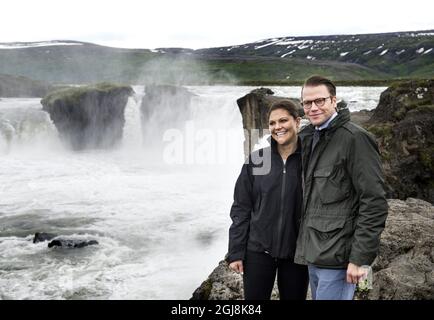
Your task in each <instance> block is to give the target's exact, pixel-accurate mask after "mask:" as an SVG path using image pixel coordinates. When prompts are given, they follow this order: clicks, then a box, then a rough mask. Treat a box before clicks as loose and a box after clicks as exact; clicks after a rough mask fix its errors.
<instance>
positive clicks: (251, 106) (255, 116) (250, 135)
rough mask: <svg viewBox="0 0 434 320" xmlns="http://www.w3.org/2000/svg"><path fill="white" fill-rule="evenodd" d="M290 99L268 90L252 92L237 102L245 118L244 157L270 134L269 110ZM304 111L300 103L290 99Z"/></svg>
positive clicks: (261, 89)
mask: <svg viewBox="0 0 434 320" xmlns="http://www.w3.org/2000/svg"><path fill="white" fill-rule="evenodd" d="M283 99H289V98H284V97H278V96H274V92H273V91H272V90H270V89H268V88H260V89H255V90H252V91H251V92H250V93H248V94H246V95H245V96H244V97H241V98H239V99H238V100H237V104H238V107H239V109H240V112H241V116H242V118H243V128H244V155H245V156H246V157H247V156H248V155H249V154H250V152H251V151H252V150H253V148H254V146H255V144H256V143H257V142H258V141H259V139H261V138H262V137H263V136H264V135H266V134H268V119H267V115H268V110H269V109H270V106H271V104H272V103H274V102H276V101H278V100H283ZM289 100H291V101H292V102H294V103H295V104H296V105H297V106H298V107H299V109H300V111H301V110H302V108H301V105H300V101H299V100H297V99H289Z"/></svg>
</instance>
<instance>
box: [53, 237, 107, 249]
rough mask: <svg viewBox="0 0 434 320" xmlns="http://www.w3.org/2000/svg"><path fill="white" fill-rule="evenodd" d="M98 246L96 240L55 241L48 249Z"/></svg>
mask: <svg viewBox="0 0 434 320" xmlns="http://www.w3.org/2000/svg"><path fill="white" fill-rule="evenodd" d="M96 244H98V241H96V240H77V239H55V240H53V241H51V242H50V243H49V244H48V248H52V247H61V248H83V247H87V246H91V245H96Z"/></svg>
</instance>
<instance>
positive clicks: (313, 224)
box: [295, 76, 387, 300]
mask: <svg viewBox="0 0 434 320" xmlns="http://www.w3.org/2000/svg"><path fill="white" fill-rule="evenodd" d="M302 104H303V108H304V112H305V115H306V116H307V117H308V118H309V120H310V122H311V124H310V125H309V126H307V127H305V128H304V129H303V130H302V131H301V132H300V138H301V141H302V150H303V155H302V165H303V188H304V199H303V216H302V218H301V222H300V223H301V230H300V234H299V237H298V239H297V249H296V254H295V262H296V263H300V264H307V265H308V269H309V277H310V286H311V291H312V298H313V299H314V300H323V299H326V300H351V299H353V295H354V291H355V287H356V284H357V282H358V281H359V279H361V277H362V276H364V274H365V271H364V270H365V269H363V268H361V267H362V266H367V265H370V264H371V263H372V262H373V261H374V259H375V257H376V255H377V250H378V247H379V242H380V234H381V232H382V231H383V229H384V226H385V221H386V216H387V202H386V199H385V191H384V180H383V172H382V167H381V162H380V157H379V151H378V147H377V144H376V142H375V140H374V139H373V138H372V137H371V135H370V134H369V133H368V132H367V131H366V130H364V129H362V128H361V127H359V126H357V125H355V124H353V123H352V122H350V112H349V110H348V109H347V108H343V109H341V110H339V111H338V110H337V103H336V87H335V85H334V84H333V83H332V82H331V81H330V80H328V79H326V78H323V77H320V76H312V77H310V78H309V79H307V80H306V82H305V83H304V85H303V89H302Z"/></svg>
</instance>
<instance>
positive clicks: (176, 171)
mask: <svg viewBox="0 0 434 320" xmlns="http://www.w3.org/2000/svg"><path fill="white" fill-rule="evenodd" d="M134 89H135V91H136V92H137V94H136V95H135V97H132V98H130V100H129V102H128V105H127V107H126V110H125V116H126V124H125V128H124V138H123V141H122V145H121V147H119V148H117V149H114V150H109V151H107V150H93V151H82V152H73V151H69V150H67V149H65V148H64V147H63V145H62V143H61V142H60V141H59V139H58V137H57V131H56V129H55V127H54V125H53V124H52V123H51V121H50V118H49V116H48V114H46V113H45V112H44V111H42V110H41V105H40V103H39V99H20V98H16V99H15V98H9V99H6V98H4V99H2V100H0V299H188V298H190V297H191V294H192V292H193V291H194V289H195V288H196V287H198V286H199V285H200V284H201V282H202V281H203V280H205V279H206V277H207V275H208V274H209V273H210V272H211V271H212V270H213V268H214V267H215V266H216V265H217V263H218V261H220V260H221V259H222V258H223V257H224V254H225V252H226V249H227V231H228V228H229V225H230V223H231V221H230V218H229V210H230V206H231V203H232V193H233V187H234V183H235V180H236V178H237V176H238V173H239V171H240V168H241V164H242V162H243V155H242V150H243V147H242V145H243V132H242V122H241V115H240V113H239V111H238V107H237V105H236V99H237V98H239V97H241V96H243V95H244V94H246V93H248V92H249V91H250V90H251V89H253V87H224V86H213V87H188V89H189V90H190V91H191V92H193V93H194V94H195V97H194V98H193V100H192V103H191V106H190V108H191V109H190V110H189V115H190V118H189V119H184V120H183V121H176V122H174V123H171V124H170V125H171V126H172V127H173V130H172V131H171V132H169V133H168V132H163V130H160V128H162V127H164V128H166V127H167V123H162V122H163V121H171V120H165V119H158V121H149V122H146V121H145V122H143V123H142V122H141V119H140V109H139V107H140V101H141V98H142V96H143V94H142V92H143V87H139V86H137V87H135V88H134ZM272 89H273V91H275V93H276V95H282V96H291V97H297V96H298V95H299V88H296V87H289V88H288V87H272ZM383 90H384V88H360V87H357V88H341V89H340V90H339V92H338V95H339V96H340V97H341V98H343V99H345V100H346V101H348V102H349V107H350V110H351V111H354V110H360V109H372V108H374V107H375V106H376V104H377V103H378V99H379V96H380V93H381V92H382V91H383ZM174 110H176V109H174ZM174 112H176V111H174ZM142 126H147V128H148V129H149V128H151V129H152V132H154V133H155V141H161V144H160V146H159V147H155V146H153V147H152V148H149V147H147V145H146V144H144V141H145V139H143V137H142V132H143V130H142ZM148 132H149V130H148ZM163 140H164V141H163ZM41 231H42V232H52V233H56V234H59V235H65V236H68V237H69V238H75V239H96V240H97V241H98V242H99V245H95V246H89V247H85V248H81V249H60V248H57V249H56V248H48V247H47V242H42V243H37V244H33V243H32V239H33V235H34V233H35V232H41Z"/></svg>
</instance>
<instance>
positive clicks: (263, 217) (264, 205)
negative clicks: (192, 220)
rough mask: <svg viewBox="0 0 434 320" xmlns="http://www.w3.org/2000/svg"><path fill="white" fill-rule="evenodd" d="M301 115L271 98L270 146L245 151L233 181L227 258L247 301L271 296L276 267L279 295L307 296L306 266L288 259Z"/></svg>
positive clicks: (296, 205)
mask: <svg viewBox="0 0 434 320" xmlns="http://www.w3.org/2000/svg"><path fill="white" fill-rule="evenodd" d="M300 120H301V119H300V117H299V116H298V108H297V107H296V106H295V105H294V104H293V103H292V102H291V101H289V100H282V101H278V102H277V103H274V104H273V105H272V106H271V108H270V110H269V113H268V123H269V130H270V133H271V137H270V138H269V141H270V147H267V148H264V149H260V150H258V151H255V152H253V153H252V154H251V155H250V157H249V161H248V162H247V163H245V164H244V165H243V168H242V170H241V174H240V176H239V177H238V180H237V182H236V185H235V192H234V203H233V205H232V208H231V213H230V215H231V218H232V225H231V227H230V229H229V251H228V254H227V255H226V261H227V262H228V263H229V267H230V268H231V269H232V270H234V271H236V272H240V273H242V274H243V282H244V297H245V299H246V300H268V299H270V296H271V292H272V289H273V285H274V281H275V278H276V271H277V283H278V288H279V294H280V299H282V300H288V299H306V293H307V286H308V272H307V267H306V266H302V265H297V264H295V263H294V262H293V261H294V253H295V243H296V240H297V235H298V228H299V219H300V217H301V208H302V183H301V150H300V143H299V141H298V137H297V132H298V128H299V126H300ZM258 159H262V160H263V161H262V163H260V164H258Z"/></svg>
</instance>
